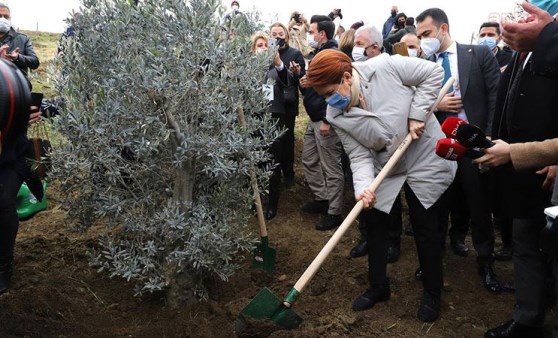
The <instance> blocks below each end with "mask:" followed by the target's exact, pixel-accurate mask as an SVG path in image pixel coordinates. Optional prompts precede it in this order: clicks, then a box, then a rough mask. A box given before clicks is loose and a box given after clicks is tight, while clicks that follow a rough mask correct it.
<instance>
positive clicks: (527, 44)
mask: <svg viewBox="0 0 558 338" xmlns="http://www.w3.org/2000/svg"><path fill="white" fill-rule="evenodd" d="M521 6H523V9H525V11H526V12H527V13H529V14H530V15H529V17H527V19H520V20H519V21H518V22H512V21H506V20H504V21H502V23H501V25H502V37H503V39H504V42H505V43H506V44H508V45H509V46H510V47H511V48H512V49H514V50H516V51H518V52H530V51H532V50H533V49H534V48H535V42H536V41H537V37H538V36H539V34H540V33H541V31H542V30H543V28H544V27H545V26H546V25H547V24H548V23H550V22H552V20H553V18H552V16H551V15H550V14H549V13H548V12H546V11H544V10H542V9H540V8H538V7H537V6H535V5H533V4H530V3H528V2H527V1H523V3H522V4H521Z"/></svg>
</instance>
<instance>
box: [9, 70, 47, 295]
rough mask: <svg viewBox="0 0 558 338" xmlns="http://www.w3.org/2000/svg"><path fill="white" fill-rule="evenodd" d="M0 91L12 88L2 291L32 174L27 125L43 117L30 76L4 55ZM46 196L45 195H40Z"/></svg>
mask: <svg viewBox="0 0 558 338" xmlns="http://www.w3.org/2000/svg"><path fill="white" fill-rule="evenodd" d="M0 70H1V71H0V95H2V96H8V95H6V94H5V93H6V92H8V91H10V89H11V91H12V93H13V95H10V96H9V99H8V100H5V101H2V102H0V127H1V136H0V139H1V140H2V144H1V149H0V150H1V154H0V294H2V293H4V292H6V291H7V290H8V287H9V284H10V279H11V276H12V272H13V267H12V263H13V259H14V246H15V240H16V236H17V231H18V227H19V219H18V215H17V211H16V196H17V193H18V190H19V188H20V186H21V184H22V183H23V181H24V180H26V179H27V178H28V177H29V175H30V166H29V164H28V162H27V160H26V158H25V154H26V152H27V151H28V149H29V146H30V144H29V140H28V139H27V126H28V124H31V123H34V122H36V121H38V120H39V119H40V116H41V112H40V111H39V107H37V106H33V107H31V110H30V109H29V107H30V106H31V103H30V93H29V87H28V84H27V79H26V78H25V77H24V75H23V74H22V73H21V72H20V71H19V70H18V69H17V68H16V67H15V65H14V64H12V63H11V62H8V61H6V60H2V59H0ZM30 113H31V114H30ZM39 198H42V196H39Z"/></svg>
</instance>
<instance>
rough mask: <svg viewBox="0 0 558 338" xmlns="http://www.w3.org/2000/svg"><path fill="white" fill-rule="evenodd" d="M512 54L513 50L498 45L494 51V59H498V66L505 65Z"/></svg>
mask: <svg viewBox="0 0 558 338" xmlns="http://www.w3.org/2000/svg"><path fill="white" fill-rule="evenodd" d="M512 56H513V51H512V50H511V49H510V48H509V47H504V48H500V47H498V51H497V52H496V61H498V65H499V66H500V68H502V67H504V66H507V65H508V63H510V61H511V59H512Z"/></svg>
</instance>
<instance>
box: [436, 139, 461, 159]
mask: <svg viewBox="0 0 558 338" xmlns="http://www.w3.org/2000/svg"><path fill="white" fill-rule="evenodd" d="M436 155H438V156H440V157H441V158H445V159H446V160H449V161H457V160H459V159H461V158H463V157H464V156H466V155H467V148H465V147H464V146H463V145H462V144H460V143H459V142H458V141H457V140H455V139H452V138H443V139H440V140H438V143H436Z"/></svg>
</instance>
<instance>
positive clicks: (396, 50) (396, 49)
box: [393, 42, 409, 56]
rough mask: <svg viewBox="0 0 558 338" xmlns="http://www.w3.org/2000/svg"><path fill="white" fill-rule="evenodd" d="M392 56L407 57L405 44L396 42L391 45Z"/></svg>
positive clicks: (407, 51) (407, 52)
mask: <svg viewBox="0 0 558 338" xmlns="http://www.w3.org/2000/svg"><path fill="white" fill-rule="evenodd" d="M393 54H399V55H403V56H409V50H408V49H407V45H406V44H405V42H398V43H394V44H393Z"/></svg>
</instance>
